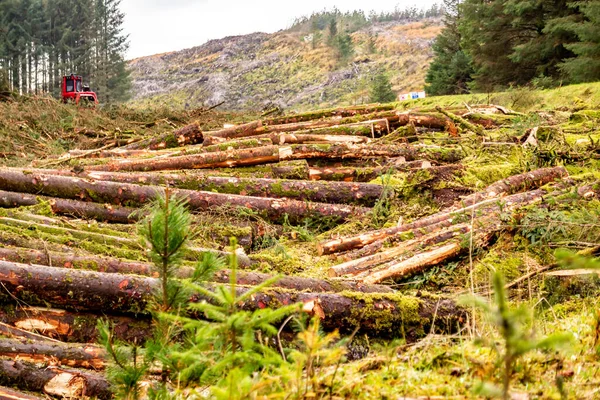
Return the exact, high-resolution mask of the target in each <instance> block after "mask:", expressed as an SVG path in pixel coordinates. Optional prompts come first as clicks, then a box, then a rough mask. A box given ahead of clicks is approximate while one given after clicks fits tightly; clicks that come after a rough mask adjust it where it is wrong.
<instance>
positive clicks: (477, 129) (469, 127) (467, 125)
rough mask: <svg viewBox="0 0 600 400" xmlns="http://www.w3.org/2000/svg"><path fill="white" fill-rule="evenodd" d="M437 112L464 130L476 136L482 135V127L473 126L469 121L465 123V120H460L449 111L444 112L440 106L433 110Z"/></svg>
mask: <svg viewBox="0 0 600 400" xmlns="http://www.w3.org/2000/svg"><path fill="white" fill-rule="evenodd" d="M435 109H436V110H437V111H438V112H440V113H442V114H444V115H445V116H446V117H448V118H450V119H451V120H452V121H453V122H455V123H457V124H459V125H461V126H462V127H464V128H465V129H467V130H469V131H471V132H473V133H476V134H478V135H483V127H481V126H480V125H475V124H473V123H471V122H469V121H467V120H466V119H464V118H462V117H461V116H459V115H456V114H452V113H451V112H450V111H446V110H444V109H443V108H442V107H440V106H436V108H435Z"/></svg>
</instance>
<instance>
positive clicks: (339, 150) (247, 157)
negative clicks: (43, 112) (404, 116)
mask: <svg viewBox="0 0 600 400" xmlns="http://www.w3.org/2000/svg"><path fill="white" fill-rule="evenodd" d="M415 155H416V150H415V149H413V148H411V147H410V146H393V147H392V146H349V145H345V144H329V145H327V144H325V145H291V146H285V147H278V146H263V147H259V148H250V149H242V150H231V151H217V152H213V153H201V154H194V155H184V156H178V157H168V158H161V159H154V158H151V159H140V160H123V161H119V162H114V163H109V164H105V165H93V166H90V167H88V168H87V169H88V170H90V171H162V170H174V169H203V168H231V167H243V166H253V165H260V164H269V163H275V162H279V161H284V160H302V159H315V158H319V159H362V158H376V157H399V156H402V157H405V158H406V159H407V160H412V159H414V157H415Z"/></svg>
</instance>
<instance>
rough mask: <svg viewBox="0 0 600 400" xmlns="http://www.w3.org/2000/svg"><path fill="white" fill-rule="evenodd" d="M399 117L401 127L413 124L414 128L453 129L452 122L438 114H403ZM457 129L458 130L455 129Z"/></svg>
mask: <svg viewBox="0 0 600 400" xmlns="http://www.w3.org/2000/svg"><path fill="white" fill-rule="evenodd" d="M398 116H399V121H398V122H399V124H400V125H408V124H413V125H414V126H418V127H422V128H430V129H439V130H445V129H447V128H449V127H450V128H451V126H452V125H454V124H453V123H452V121H451V120H449V119H448V118H446V117H444V116H443V115H436V114H421V113H401V114H399V115H398ZM454 129H456V128H454Z"/></svg>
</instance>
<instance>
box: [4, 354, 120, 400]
mask: <svg viewBox="0 0 600 400" xmlns="http://www.w3.org/2000/svg"><path fill="white" fill-rule="evenodd" d="M0 384H2V385H6V386H16V387H18V388H20V389H24V390H29V391H32V392H39V393H44V394H46V395H50V396H53V397H58V398H71V399H81V398H84V397H91V398H97V399H100V400H103V399H107V400H108V399H111V398H112V391H111V389H110V384H109V383H108V381H107V380H106V378H104V376H102V375H100V374H98V373H94V372H90V371H82V370H70V369H65V368H58V367H37V366H35V365H33V364H29V363H25V362H21V361H6V360H0Z"/></svg>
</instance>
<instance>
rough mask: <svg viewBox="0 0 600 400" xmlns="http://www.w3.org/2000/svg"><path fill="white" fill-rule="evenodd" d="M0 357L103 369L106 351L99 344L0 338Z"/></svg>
mask: <svg viewBox="0 0 600 400" xmlns="http://www.w3.org/2000/svg"><path fill="white" fill-rule="evenodd" d="M0 357H10V358H13V359H17V360H19V361H26V362H31V363H35V364H37V363H44V364H54V365H60V366H64V367H73V368H87V369H103V368H104V366H105V361H104V360H105V358H106V352H105V351H104V349H102V348H100V347H99V346H97V345H86V344H82V343H78V344H66V343H58V342H50V341H36V342H35V343H31V342H30V341H28V340H24V339H2V338H0Z"/></svg>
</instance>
